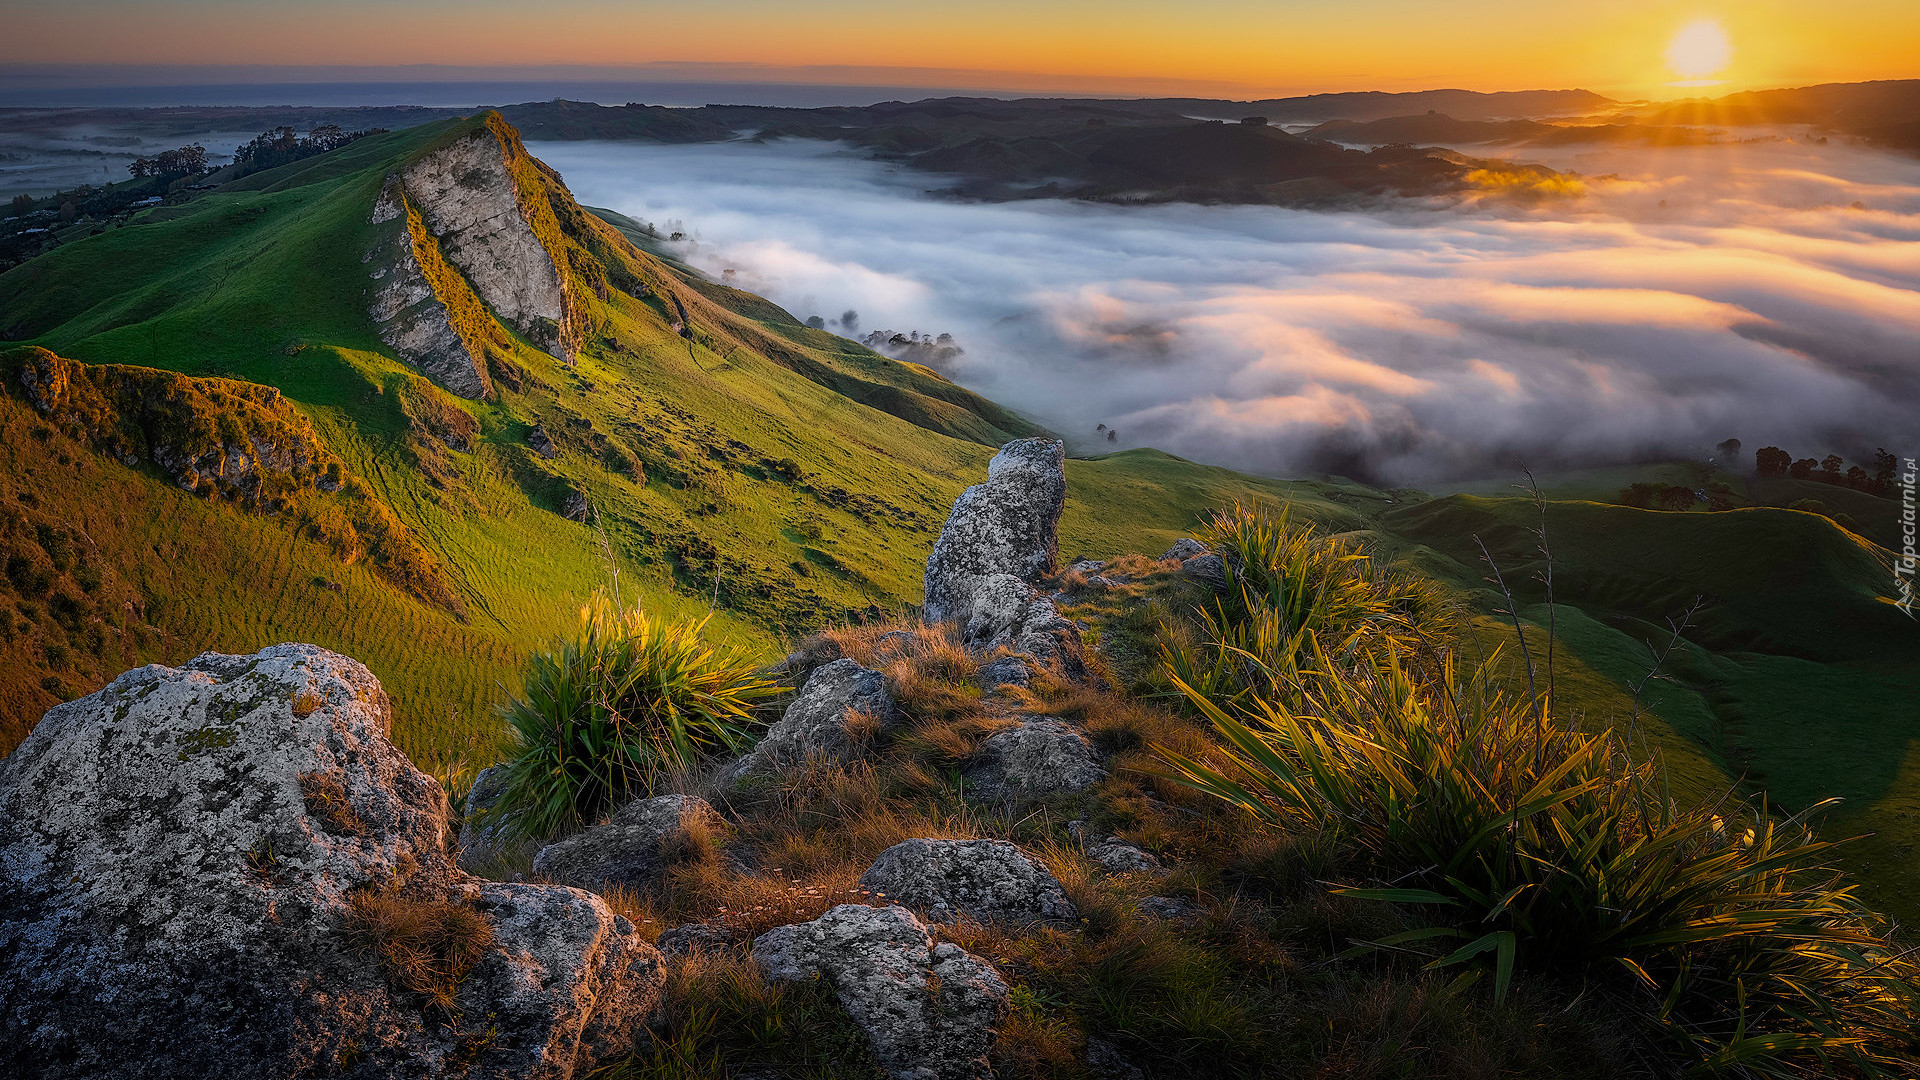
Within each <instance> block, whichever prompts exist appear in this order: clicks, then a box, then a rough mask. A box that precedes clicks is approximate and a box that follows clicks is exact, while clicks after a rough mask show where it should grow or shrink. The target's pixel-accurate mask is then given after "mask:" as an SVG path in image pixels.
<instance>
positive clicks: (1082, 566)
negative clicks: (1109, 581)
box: [1067, 559, 1107, 574]
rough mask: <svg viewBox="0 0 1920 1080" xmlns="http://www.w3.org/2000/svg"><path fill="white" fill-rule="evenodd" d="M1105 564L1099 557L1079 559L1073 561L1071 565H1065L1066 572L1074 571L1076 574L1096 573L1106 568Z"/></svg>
mask: <svg viewBox="0 0 1920 1080" xmlns="http://www.w3.org/2000/svg"><path fill="white" fill-rule="evenodd" d="M1106 566H1107V564H1106V563H1105V562H1103V561H1101V560H1099V559H1081V560H1080V561H1079V562H1077V563H1074V564H1073V565H1072V566H1069V567H1067V572H1068V573H1076V574H1097V573H1099V572H1100V571H1102V570H1104V569H1106Z"/></svg>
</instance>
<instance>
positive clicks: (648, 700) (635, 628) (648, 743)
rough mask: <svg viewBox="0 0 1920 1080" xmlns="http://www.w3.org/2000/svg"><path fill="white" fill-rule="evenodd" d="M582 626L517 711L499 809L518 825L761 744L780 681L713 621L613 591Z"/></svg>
mask: <svg viewBox="0 0 1920 1080" xmlns="http://www.w3.org/2000/svg"><path fill="white" fill-rule="evenodd" d="M580 617H581V630H580V633H579V635H578V636H577V637H575V638H572V639H570V640H566V641H562V642H560V643H558V644H557V645H556V646H554V648H553V649H552V650H551V651H549V652H545V653H541V654H540V655H538V656H536V657H535V658H534V660H533V662H532V664H531V665H530V667H529V670H528V675H527V680H526V691H525V696H524V697H521V698H517V699H515V700H514V701H513V702H512V703H511V704H510V705H508V706H507V708H506V711H505V714H506V718H507V721H508V723H510V724H511V725H512V726H513V730H514V734H515V736H516V740H517V742H516V753H515V755H514V756H513V757H512V758H511V759H510V760H509V761H508V763H507V766H506V768H507V779H506V785H505V787H504V788H503V789H502V791H501V795H500V798H499V800H498V801H497V803H496V804H495V806H494V808H493V812H494V813H495V814H497V815H498V817H499V820H500V821H501V823H502V826H503V827H504V829H505V830H506V831H507V832H508V834H510V835H518V836H525V837H541V836H553V835H556V834H558V833H559V832H560V831H562V830H563V829H566V828H569V827H578V826H580V825H584V824H591V823H593V822H595V821H598V820H599V819H600V818H601V817H602V816H603V815H604V814H606V813H607V812H608V811H610V810H612V809H613V808H614V807H617V806H618V805H620V804H621V803H624V802H625V801H627V799H629V798H631V797H633V796H634V795H636V794H652V792H653V790H654V786H655V784H656V783H657V782H658V781H659V779H660V778H661V777H662V775H663V774H666V773H669V772H671V771H672V770H674V769H676V768H685V767H687V766H689V765H692V764H693V763H695V762H697V761H699V760H701V759H702V758H704V757H706V756H708V755H711V754H715V753H720V752H728V751H731V752H737V751H740V750H742V749H745V747H746V746H747V745H748V743H749V741H750V740H749V735H748V729H749V727H750V726H751V724H752V723H753V708H754V706H755V704H756V703H758V702H760V701H763V700H765V699H767V698H769V697H772V696H773V695H774V694H775V693H776V692H777V687H776V686H775V685H774V683H773V682H772V681H771V680H770V679H767V678H765V677H763V676H761V675H760V674H758V673H757V672H756V670H755V669H754V668H753V666H752V665H751V664H750V663H748V662H747V660H746V658H745V656H744V654H742V653H740V652H739V651H738V650H731V649H726V648H722V647H716V646H714V645H711V644H709V643H708V642H707V641H706V640H705V639H704V638H703V637H702V634H701V631H702V630H703V629H704V628H705V623H704V622H694V623H680V624H667V623H663V622H661V621H659V620H656V619H654V618H651V617H649V616H648V615H647V614H646V613H645V612H644V611H642V610H640V609H637V608H634V609H629V610H627V611H624V612H618V611H615V610H614V609H613V607H612V606H611V605H610V604H608V603H607V602H606V601H605V600H604V599H602V598H596V599H595V601H594V602H593V603H591V604H589V605H588V606H587V607H585V608H583V609H582V610H581V616H580Z"/></svg>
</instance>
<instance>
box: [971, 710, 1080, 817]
mask: <svg viewBox="0 0 1920 1080" xmlns="http://www.w3.org/2000/svg"><path fill="white" fill-rule="evenodd" d="M976 762H977V763H976V765H975V766H974V769H973V772H972V774H971V779H972V780H973V781H974V783H975V784H977V785H979V786H980V788H981V789H983V790H984V791H985V792H986V793H987V794H991V795H998V796H1003V797H1017V796H1038V795H1051V794H1054V793H1056V792H1062V791H1079V790H1081V789H1083V788H1087V787H1091V786H1093V785H1094V784H1097V783H1099V782H1100V781H1102V780H1104V779H1106V776H1107V773H1106V770H1105V769H1102V768H1101V767H1100V763H1099V762H1097V761H1095V760H1094V756H1093V749H1092V748H1091V747H1089V746H1088V745H1087V741H1086V739H1085V738H1083V737H1081V735H1080V733H1079V732H1077V731H1075V730H1073V729H1072V728H1071V727H1068V726H1067V725H1066V724H1064V723H1062V722H1061V721H1059V720H1057V719H1055V718H1053V717H1051V716H1040V717H1034V718H1032V719H1030V720H1027V721H1025V722H1023V723H1022V724H1021V725H1020V726H1019V727H1015V728H1009V729H1008V730H1006V731H1002V732H1000V733H998V734H996V735H994V736H993V737H992V738H989V739H987V740H986V741H985V742H983V743H981V744H980V749H979V752H978V754H977V757H976Z"/></svg>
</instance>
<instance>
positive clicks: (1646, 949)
mask: <svg viewBox="0 0 1920 1080" xmlns="http://www.w3.org/2000/svg"><path fill="white" fill-rule="evenodd" d="M1249 517H1251V515H1249ZM1257 525H1258V523H1257V522H1252V523H1250V524H1248V525H1246V526H1245V532H1247V533H1251V532H1254V531H1255V530H1256V528H1257ZM1265 549H1266V550H1268V551H1284V550H1292V547H1291V546H1290V545H1288V544H1285V543H1280V542H1273V543H1268V544H1266V545H1265ZM1324 550H1325V549H1323V554H1321V555H1318V556H1314V558H1315V559H1318V560H1320V561H1318V562H1312V561H1307V560H1304V559H1303V560H1299V561H1296V562H1295V563H1294V564H1293V565H1295V566H1296V567H1298V568H1299V569H1297V570H1296V571H1295V575H1294V578H1293V580H1294V581H1295V582H1296V583H1298V584H1303V585H1307V586H1308V588H1307V589H1304V590H1298V591H1299V592H1303V593H1305V594H1306V595H1309V596H1311V597H1313V598H1314V601H1313V604H1312V605H1308V607H1313V606H1315V605H1318V604H1319V603H1320V600H1319V598H1320V597H1324V596H1326V595H1328V594H1329V593H1330V592H1331V591H1333V590H1332V588H1329V587H1325V586H1326V583H1327V582H1329V581H1333V582H1334V583H1335V587H1337V588H1347V587H1348V586H1349V585H1350V584H1351V583H1350V582H1341V581H1340V580H1339V579H1340V575H1341V567H1340V564H1339V562H1340V561H1337V560H1336V561H1329V560H1331V559H1332V557H1331V556H1328V555H1325V554H1324ZM1309 570H1312V571H1316V573H1309V572H1308V571H1309ZM1242 595H1243V596H1246V597H1250V596H1251V595H1252V594H1251V590H1246V589H1243V590H1242ZM1265 595H1267V596H1269V597H1271V596H1274V595H1275V593H1274V591H1273V589H1272V588H1269V589H1267V590H1266V594H1265ZM1367 600H1368V597H1366V596H1365V595H1363V594H1359V593H1357V592H1356V595H1355V596H1354V597H1349V598H1346V599H1343V600H1341V602H1340V603H1339V604H1336V605H1334V606H1333V607H1332V608H1328V609H1327V610H1326V611H1324V612H1319V613H1311V612H1310V613H1309V614H1308V615H1307V617H1306V621H1304V622H1302V623H1300V624H1298V625H1299V629H1298V630H1297V631H1294V630H1289V629H1288V627H1289V626H1290V625H1291V624H1288V623H1282V626H1281V629H1282V631H1283V634H1282V635H1281V642H1280V643H1281V644H1282V646H1283V647H1281V648H1274V647H1273V645H1274V644H1275V641H1274V640H1273V639H1272V638H1269V637H1267V636H1266V635H1265V632H1264V631H1261V630H1258V629H1256V630H1254V631H1252V632H1251V634H1249V632H1248V631H1247V627H1246V624H1248V623H1253V622H1258V621H1262V620H1267V619H1270V618H1271V616H1272V614H1273V612H1275V611H1281V612H1285V611H1304V610H1307V608H1303V607H1302V606H1301V605H1300V604H1299V603H1297V602H1292V601H1288V602H1286V603H1282V602H1274V603H1269V604H1266V605H1265V606H1264V608H1263V607H1262V606H1261V604H1260V603H1248V604H1245V605H1244V607H1243V608H1242V609H1241V613H1240V615H1239V616H1238V617H1239V620H1240V621H1239V622H1238V623H1233V622H1229V621H1228V620H1229V619H1231V618H1232V616H1230V615H1229V614H1228V611H1229V609H1227V608H1226V607H1224V606H1222V607H1220V608H1217V609H1216V611H1215V613H1214V616H1213V617H1212V618H1210V619H1209V620H1208V621H1207V624H1206V630H1207V634H1208V637H1209V638H1210V642H1209V644H1208V645H1207V646H1205V647H1206V648H1210V649H1213V650H1215V652H1216V655H1217V656H1218V657H1219V658H1221V659H1220V662H1217V663H1215V664H1213V665H1208V664H1206V663H1203V662H1197V661H1195V659H1194V658H1193V656H1192V655H1191V654H1192V653H1193V652H1194V651H1195V650H1193V649H1188V648H1185V647H1183V646H1181V645H1180V644H1179V643H1177V642H1169V643H1168V645H1167V646H1166V649H1167V652H1168V662H1167V667H1168V669H1169V672H1170V676H1169V677H1170V678H1171V679H1172V681H1173V682H1174V684H1175V685H1176V686H1177V687H1179V688H1180V690H1181V691H1182V692H1183V693H1184V694H1185V695H1186V697H1187V699H1188V701H1189V702H1190V704H1191V705H1192V707H1193V708H1194V709H1196V710H1197V711H1198V712H1199V713H1200V714H1201V715H1203V716H1204V717H1205V718H1206V719H1207V721H1208V722H1209V723H1211V725H1212V726H1213V728H1214V729H1215V730H1216V731H1217V732H1218V734H1219V735H1220V737H1221V739H1222V740H1223V741H1224V743H1225V747H1224V748H1223V749H1222V750H1221V752H1220V753H1219V754H1218V755H1215V756H1213V757H1211V758H1209V759H1207V760H1202V759H1201V758H1199V757H1195V756H1192V755H1190V754H1187V753H1182V752H1180V751H1179V750H1175V749H1171V748H1164V747H1163V748H1160V753H1161V756H1162V757H1163V758H1165V760H1166V761H1167V762H1168V763H1169V764H1170V765H1171V766H1172V768H1173V775H1175V776H1176V777H1177V778H1178V779H1179V780H1180V781H1181V782H1183V783H1186V784H1188V785H1190V786H1192V787H1193V788H1194V789H1196V790H1198V791H1201V792H1205V793H1206V794H1208V795H1211V796H1213V797H1215V798H1218V799H1220V800H1221V801H1223V802H1225V803H1227V804H1229V805H1232V806H1236V807H1239V808H1240V809H1242V810H1244V811H1246V812H1247V813H1248V814H1249V815H1250V817H1251V818H1253V819H1254V820H1257V821H1259V822H1262V823H1263V824H1265V825H1266V826H1267V827H1269V828H1271V829H1274V830H1277V831H1279V832H1282V833H1285V834H1287V835H1288V836H1289V837H1302V836H1304V837H1309V838H1311V844H1310V846H1307V847H1305V848H1304V849H1303V848H1302V845H1301V843H1300V842H1299V841H1298V840H1293V841H1292V842H1291V843H1290V844H1287V843H1275V844H1273V845H1271V846H1269V848H1268V850H1267V851H1264V852H1260V851H1250V852H1249V853H1248V854H1249V855H1250V856H1252V858H1253V865H1255V866H1258V865H1259V864H1261V863H1266V864H1269V869H1268V871H1267V872H1268V873H1269V874H1270V875H1275V876H1281V877H1283V879H1284V877H1285V876H1287V875H1288V864H1290V863H1292V864H1299V863H1300V862H1301V858H1300V856H1301V855H1302V853H1303V851H1304V854H1306V855H1307V857H1308V859H1310V860H1311V861H1313V862H1316V863H1318V864H1320V865H1321V866H1322V867H1325V868H1327V869H1330V870H1332V872H1333V875H1334V876H1335V877H1336V878H1340V879H1344V880H1346V881H1348V882H1349V883H1350V884H1349V886H1348V887H1346V888H1343V889H1341V890H1339V891H1340V892H1341V893H1342V894H1343V895H1345V896H1347V897H1349V898H1353V899H1360V900H1371V901H1377V902H1384V903H1387V904H1392V905H1395V906H1396V907H1399V908H1402V909H1404V910H1405V911H1406V912H1408V914H1409V917H1411V918H1413V919H1414V920H1415V925H1413V926H1411V927H1409V928H1407V929H1404V930H1401V931H1398V932H1395V933H1391V934H1387V935H1384V936H1381V937H1378V938H1375V939H1371V940H1370V941H1367V942H1366V943H1365V944H1366V945H1368V946H1369V947H1373V948H1379V949H1391V950H1396V951H1401V952H1405V951H1412V952H1415V953H1422V954H1425V955H1426V956H1428V957H1429V962H1428V964H1427V967H1428V968H1429V969H1433V970H1445V969H1462V970H1463V971H1464V972H1465V976H1464V978H1465V980H1466V981H1471V980H1472V979H1474V978H1477V977H1478V976H1479V975H1480V973H1481V972H1482V970H1483V969H1486V968H1490V969H1491V972H1492V987H1493V997H1494V1001H1495V1003H1496V1004H1499V1003H1502V1002H1503V1001H1504V1000H1505V999H1506V998H1507V996H1508V994H1509V993H1510V991H1511V988H1512V986H1513V985H1514V980H1515V978H1516V973H1517V972H1524V971H1528V970H1532V971H1535V972H1539V973H1550V974H1552V975H1553V976H1554V977H1557V978H1562V979H1578V980H1580V981H1581V982H1582V983H1583V984H1584V985H1586V986H1587V987H1589V988H1590V989H1594V990H1597V991H1599V992H1600V993H1602V994H1606V995H1610V996H1611V998H1612V999H1613V1000H1615V1001H1616V1002H1618V1003H1620V1005H1621V1007H1622V1011H1623V1012H1624V1013H1626V1014H1627V1015H1631V1016H1633V1017H1634V1018H1635V1019H1636V1020H1638V1021H1639V1022H1641V1023H1643V1024H1644V1025H1646V1026H1647V1027H1648V1028H1649V1029H1650V1033H1651V1035H1652V1037H1654V1038H1656V1039H1660V1040H1663V1041H1665V1042H1666V1043H1667V1044H1668V1052H1669V1053H1671V1054H1673V1055H1674V1056H1675V1057H1676V1058H1677V1059H1678V1060H1680V1061H1683V1062H1685V1063H1687V1064H1688V1065H1690V1066H1691V1067H1694V1068H1696V1069H1700V1070H1704V1071H1710V1072H1728V1073H1736V1074H1743V1075H1775V1076H1813V1075H1835V1074H1844V1075H1860V1076H1899V1075H1905V1073H1904V1071H1903V1070H1905V1069H1908V1068H1910V1067H1911V1065H1912V1064H1913V1062H1914V1060H1915V1055H1916V1052H1917V1051H1920V1044H1917V1043H1916V1041H1915V1035H1914V1033H1915V1031H1916V1030H1917V1029H1920V992H1917V991H1916V986H1917V985H1920V983H1917V980H1920V965H1916V964H1915V962H1914V960H1913V959H1912V957H1911V955H1910V954H1909V953H1908V952H1907V951H1906V950H1905V949H1904V948H1903V947H1902V946H1901V945H1900V944H1899V943H1898V942H1897V941H1896V940H1895V939H1894V938H1893V936H1892V932H1891V927H1890V926H1889V925H1888V924H1887V923H1886V921H1885V920H1883V919H1881V918H1880V917H1878V916H1876V915H1875V914H1873V913H1872V912H1871V911H1870V910H1868V909H1867V908H1866V906H1865V905H1864V904H1862V903H1861V902H1860V901H1859V900H1858V898H1857V896H1856V895H1855V889H1854V887H1853V886H1850V885H1847V884H1845V883H1844V882H1843V880H1842V879H1841V878H1840V876H1839V874H1838V873H1837V872H1835V871H1834V870H1833V869H1832V868H1831V862H1830V859H1831V851H1832V848H1833V846H1834V845H1833V844H1831V843H1829V842H1826V841H1823V840H1821V839H1819V838H1818V837H1817V836H1816V834H1815V833H1814V831H1813V829H1812V828H1811V826H1810V825H1809V823H1808V821H1807V819H1806V817H1805V815H1797V816H1794V817H1790V818H1787V819H1785V820H1779V819H1776V818H1775V817H1773V816H1772V815H1771V814H1770V813H1769V811H1768V809H1767V807H1766V805H1765V804H1764V803H1763V802H1762V803H1751V802H1747V801H1744V800H1738V799H1734V798H1732V797H1731V796H1729V797H1728V799H1726V800H1725V801H1723V802H1722V803H1721V804H1720V805H1719V806H1699V807H1687V806H1682V805H1680V804H1678V803H1676V802H1675V801H1674V800H1673V799H1671V798H1670V797H1669V796H1668V794H1667V792H1666V790H1665V788H1664V786H1663V785H1662V782H1661V777H1660V771H1659V769H1658V767H1657V766H1656V765H1655V764H1653V763H1651V762H1648V761H1644V760H1636V759H1635V758H1633V757H1631V756H1630V755H1629V754H1628V753H1627V752H1626V749H1625V748H1624V747H1623V746H1621V745H1620V743H1619V742H1618V741H1617V740H1616V739H1615V737H1614V736H1613V735H1612V733H1611V732H1601V733H1599V734H1585V733H1581V732H1579V731H1576V730H1567V729H1564V728H1562V727H1561V726H1560V725H1559V724H1558V723H1556V722H1554V721H1553V720H1552V718H1551V717H1550V715H1549V712H1548V710H1549V709H1550V707H1551V705H1550V702H1549V701H1547V700H1546V699H1545V698H1544V697H1538V698H1535V697H1526V698H1521V699H1515V698H1511V697H1508V696H1507V695H1506V694H1505V693H1504V692H1503V691H1502V690H1501V689H1500V688H1499V687H1498V686H1497V685H1495V684H1493V683H1492V682H1491V679H1490V671H1491V669H1490V668H1481V669H1476V670H1474V671H1472V672H1460V671H1457V670H1456V666H1455V658H1454V656H1452V655H1451V654H1448V653H1446V652H1444V651H1438V650H1427V651H1423V652H1419V653H1410V652H1408V651H1407V649H1408V644H1407V642H1406V641H1405V639H1404V638H1403V637H1402V636H1401V635H1399V634H1397V633H1394V632H1391V631H1388V632H1383V633H1378V634H1374V635H1372V638H1371V640H1368V637H1367V632H1365V631H1364V630H1361V629H1358V628H1359V627H1361V626H1363V624H1364V623H1365V622H1366V621H1367V618H1366V613H1367V611H1368V610H1369V605H1368V604H1367V602H1366V601H1367ZM1343 611H1344V612H1359V613H1360V617H1359V618H1351V617H1335V616H1337V615H1339V613H1340V612H1343ZM1248 640H1258V642H1259V645H1260V647H1258V648H1248V647H1246V646H1244V645H1241V644H1236V642H1241V641H1248ZM1223 668H1231V676H1230V677H1228V678H1224V679H1222V678H1216V676H1217V675H1218V673H1219V672H1220V671H1221V670H1222V669H1223ZM1189 676H1192V677H1195V679H1196V681H1195V682H1189V681H1188V677H1189ZM1222 758H1224V764H1223V763H1222V761H1221V759H1222ZM1275 864H1277V865H1275Z"/></svg>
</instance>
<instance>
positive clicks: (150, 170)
mask: <svg viewBox="0 0 1920 1080" xmlns="http://www.w3.org/2000/svg"><path fill="white" fill-rule="evenodd" d="M127 171H128V172H130V173H132V174H133V175H135V176H194V175H197V174H199V173H203V172H206V171H207V148H206V147H204V146H201V145H200V144H199V143H194V144H193V145H191V146H180V147H175V148H174V149H172V150H162V151H160V152H159V153H157V154H155V155H153V156H152V157H143V158H135V159H133V164H131V165H128V166H127Z"/></svg>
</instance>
